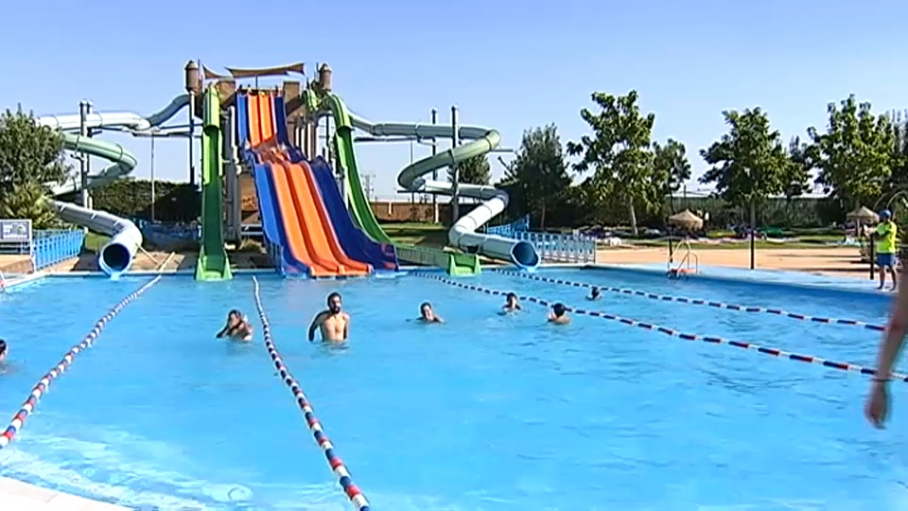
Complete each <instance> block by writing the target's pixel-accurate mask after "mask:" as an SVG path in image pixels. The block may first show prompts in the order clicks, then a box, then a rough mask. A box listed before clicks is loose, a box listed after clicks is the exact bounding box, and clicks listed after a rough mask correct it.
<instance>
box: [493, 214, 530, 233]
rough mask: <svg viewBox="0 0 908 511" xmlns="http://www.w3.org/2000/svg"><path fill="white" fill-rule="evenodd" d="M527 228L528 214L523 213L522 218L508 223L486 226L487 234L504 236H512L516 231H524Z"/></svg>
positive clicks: (528, 225) (528, 226)
mask: <svg viewBox="0 0 908 511" xmlns="http://www.w3.org/2000/svg"><path fill="white" fill-rule="evenodd" d="M528 230H530V215H524V217H523V218H520V219H518V220H515V221H513V222H511V223H509V224H505V225H494V226H491V227H486V233H487V234H495V235H497V236H504V237H505V238H513V237H514V235H515V234H516V233H518V232H526V231H528Z"/></svg>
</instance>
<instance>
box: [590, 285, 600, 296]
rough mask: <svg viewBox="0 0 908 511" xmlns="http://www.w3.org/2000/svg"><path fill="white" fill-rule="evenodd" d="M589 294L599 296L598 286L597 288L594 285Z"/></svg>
mask: <svg viewBox="0 0 908 511" xmlns="http://www.w3.org/2000/svg"><path fill="white" fill-rule="evenodd" d="M590 294H591V295H593V296H599V288H598V287H594V288H593V290H592V291H590Z"/></svg>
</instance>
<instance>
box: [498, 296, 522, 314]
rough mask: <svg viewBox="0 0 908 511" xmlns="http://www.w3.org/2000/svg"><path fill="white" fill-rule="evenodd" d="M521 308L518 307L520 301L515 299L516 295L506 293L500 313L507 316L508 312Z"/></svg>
mask: <svg viewBox="0 0 908 511" xmlns="http://www.w3.org/2000/svg"><path fill="white" fill-rule="evenodd" d="M521 308H522V307H520V300H518V299H517V295H516V294H514V293H508V294H507V296H505V302H504V305H503V306H502V307H501V311H502V312H504V313H505V314H507V313H508V312H515V311H519V310H520V309H521Z"/></svg>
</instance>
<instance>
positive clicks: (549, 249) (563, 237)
mask: <svg viewBox="0 0 908 511" xmlns="http://www.w3.org/2000/svg"><path fill="white" fill-rule="evenodd" d="M511 237H512V238H514V239H517V240H521V241H527V242H529V243H531V244H532V245H533V247H534V248H536V252H537V253H539V257H541V258H542V260H543V261H554V262H562V263H595V262H596V238H593V237H591V236H583V235H580V234H555V233H548V232H532V231H526V232H515V233H514V234H513V236H511Z"/></svg>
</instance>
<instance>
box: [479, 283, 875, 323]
mask: <svg viewBox="0 0 908 511" xmlns="http://www.w3.org/2000/svg"><path fill="white" fill-rule="evenodd" d="M492 271H494V272H496V273H501V274H503V275H509V276H513V277H521V278H525V279H529V280H537V281H539V282H549V283H553V284H562V285H565V286H573V287H582V288H590V289H591V288H594V287H598V288H599V290H600V291H608V292H610V293H619V294H624V295H633V296H642V297H644V298H649V299H651V300H660V301H663V302H678V303H687V304H691V305H705V306H707V307H715V308H717V309H727V310H733V311H738V312H757V313H764V314H774V315H776V316H782V317H784V318H791V319H798V320H801V321H810V322H813V323H824V324H830V325H847V326H856V327H861V328H866V329H868V330H873V331H876V332H883V331H885V330H886V327H885V326H883V325H876V324H873V323H867V322H864V321H858V320H855V319H837V318H822V317H818V316H808V315H806V314H799V313H796V312H788V311H784V310H782V309H773V308H770V307H753V306H750V305H738V304H734V303H722V302H713V301H710V300H702V299H699V298H686V297H683V296H668V295H659V294H656V293H648V292H646V291H639V290H637V289H626V288H620V287H610V286H597V285H595V284H588V283H585V282H572V281H570V280H564V279H555V278H551V277H542V276H540V275H532V274H529V273H523V272H516V271H511V270H497V269H492Z"/></svg>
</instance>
